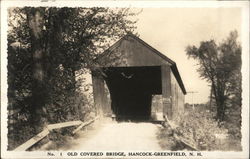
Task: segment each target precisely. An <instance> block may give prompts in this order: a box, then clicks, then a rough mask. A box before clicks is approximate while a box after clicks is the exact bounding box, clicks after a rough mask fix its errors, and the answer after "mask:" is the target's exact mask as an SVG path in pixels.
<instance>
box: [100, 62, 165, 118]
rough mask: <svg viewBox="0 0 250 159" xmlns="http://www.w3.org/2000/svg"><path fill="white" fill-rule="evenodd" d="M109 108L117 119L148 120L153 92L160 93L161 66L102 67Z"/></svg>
mask: <svg viewBox="0 0 250 159" xmlns="http://www.w3.org/2000/svg"><path fill="white" fill-rule="evenodd" d="M104 71H105V74H106V75H107V77H106V78H105V81H106V83H107V86H108V88H109V91H110V96H111V109H112V111H113V112H114V113H115V114H116V117H117V119H118V120H148V119H150V115H151V101H152V95H153V94H161V93H162V87H161V67H160V66H146V67H109V68H104Z"/></svg>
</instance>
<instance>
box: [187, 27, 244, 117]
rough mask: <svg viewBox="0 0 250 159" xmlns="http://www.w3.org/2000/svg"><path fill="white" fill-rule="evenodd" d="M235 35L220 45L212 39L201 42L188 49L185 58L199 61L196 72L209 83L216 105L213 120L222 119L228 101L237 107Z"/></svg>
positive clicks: (238, 56)
mask: <svg viewBox="0 0 250 159" xmlns="http://www.w3.org/2000/svg"><path fill="white" fill-rule="evenodd" d="M237 36H238V35H237V32H236V31H234V32H231V33H230V35H229V37H228V38H227V39H226V40H224V41H223V42H222V43H220V44H216V43H215V41H214V40H210V41H202V42H201V43H200V46H199V47H198V48H197V47H196V46H188V47H187V48H186V52H187V55H188V56H189V57H190V58H193V59H197V60H198V62H199V69H198V72H199V73H200V76H201V77H202V78H203V79H206V80H207V81H208V82H210V83H211V89H212V93H213V96H214V98H215V101H216V106H217V119H218V120H220V121H223V120H225V112H226V109H227V105H228V104H227V103H228V102H232V101H234V102H237V103H238V104H237V106H238V107H241V73H240V68H241V46H240V44H239V43H238V42H237Z"/></svg>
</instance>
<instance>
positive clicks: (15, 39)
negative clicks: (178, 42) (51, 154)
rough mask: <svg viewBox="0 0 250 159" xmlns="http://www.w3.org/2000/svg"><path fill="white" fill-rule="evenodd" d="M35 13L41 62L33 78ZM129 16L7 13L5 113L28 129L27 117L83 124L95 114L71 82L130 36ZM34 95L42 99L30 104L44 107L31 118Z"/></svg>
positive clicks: (73, 11) (102, 11) (80, 11)
mask: <svg viewBox="0 0 250 159" xmlns="http://www.w3.org/2000/svg"><path fill="white" fill-rule="evenodd" d="M37 11H39V12H40V13H41V14H40V17H41V18H40V19H39V20H40V21H39V22H40V24H39V25H40V26H39V28H41V30H40V34H41V35H40V36H39V39H40V43H41V45H40V49H41V50H42V55H43V56H42V59H41V63H40V64H41V68H40V70H36V71H37V72H35V71H34V66H35V63H36V61H35V60H34V57H35V54H34V52H35V51H37V50H38V49H39V48H35V47H34V46H35V42H34V40H32V35H33V34H32V33H33V32H32V27H31V25H30V23H31V22H32V20H30V19H31V18H32V13H33V12H37ZM134 15H136V14H135V13H131V12H130V10H129V9H128V8H118V9H115V8H113V9H111V8H55V7H49V8H45V7H40V8H31V7H25V8H10V9H9V30H8V86H9V87H8V101H9V103H8V110H20V112H19V113H20V114H23V115H24V116H25V121H26V122H30V125H31V127H32V125H34V124H32V121H34V119H32V116H31V115H32V114H33V116H39V117H41V116H43V117H44V118H45V120H46V121H44V123H45V124H46V123H58V122H62V121H68V120H76V119H81V120H84V119H85V118H86V116H87V115H88V114H89V113H90V112H91V111H93V110H95V109H93V104H91V102H90V101H89V100H88V97H86V95H84V90H82V89H81V88H80V86H81V85H82V84H83V83H85V82H86V81H85V80H83V81H80V80H79V79H78V78H77V77H76V76H81V74H84V73H86V71H84V70H85V69H92V68H93V67H94V66H95V65H96V63H95V60H94V59H96V58H97V57H98V56H100V55H101V53H102V52H103V51H104V50H105V49H107V48H108V47H109V45H110V44H111V43H112V42H113V41H115V40H117V39H118V38H120V37H121V36H123V35H124V34H126V33H127V32H133V31H134V29H135V26H134V24H135V22H136V21H132V20H130V17H131V16H134ZM29 20H30V21H29ZM83 68H85V69H83ZM39 71H43V72H44V78H43V79H42V83H43V87H41V88H39V89H40V90H39V89H38V90H39V91H34V86H35V85H34V80H35V79H34V74H35V73H39ZM76 72H78V74H76ZM79 83H80V84H79ZM40 91H43V92H45V94H43V95H42V96H41V95H40V96H41V98H40V99H39V100H36V101H35V102H36V103H38V102H40V103H41V100H43V103H44V104H42V108H41V112H35V111H34V110H35V109H37V108H36V103H35V104H34V93H36V92H40ZM38 95H39V94H38ZM43 98H44V99H43ZM38 104H39V103H38ZM9 118H10V117H9ZM17 120H19V119H17ZM15 124H16V125H20V122H16V123H15ZM36 126H38V125H36ZM13 133H18V132H13ZM19 135H24V134H22V133H21V134H19ZM10 136H11V135H10Z"/></svg>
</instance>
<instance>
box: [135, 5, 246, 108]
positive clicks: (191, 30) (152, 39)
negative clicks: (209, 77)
mask: <svg viewBox="0 0 250 159" xmlns="http://www.w3.org/2000/svg"><path fill="white" fill-rule="evenodd" d="M137 10H138V9H137ZM136 18H138V22H137V24H136V25H137V30H136V31H137V33H138V34H139V37H140V38H141V39H142V40H144V41H145V42H146V43H148V44H149V45H151V46H152V47H154V48H155V49H157V50H158V51H160V52H161V53H163V54H164V55H166V56H167V57H169V58H170V59H172V60H173V61H175V62H176V64H177V67H178V69H179V73H180V75H181V77H182V80H183V83H184V85H185V88H186V90H187V91H188V92H189V91H197V92H198V93H195V94H193V102H194V103H205V102H207V101H208V99H209V95H210V87H209V86H208V85H209V83H207V82H206V81H205V80H202V79H201V78H200V77H199V73H198V72H197V71H196V70H197V68H198V66H197V61H195V60H193V59H188V57H187V56H186V53H185V48H186V47H187V46H188V45H195V46H197V47H198V46H199V44H200V42H201V41H205V40H211V39H214V40H215V41H216V42H218V43H219V42H221V41H222V40H223V39H225V38H226V37H227V36H228V35H229V33H230V31H233V30H237V31H238V33H239V38H238V40H240V36H241V34H240V31H241V10H240V9H238V8H144V9H143V11H142V12H141V13H140V14H139V15H138V16H137V17H136ZM185 102H187V103H192V94H191V93H188V94H187V95H186V96H185Z"/></svg>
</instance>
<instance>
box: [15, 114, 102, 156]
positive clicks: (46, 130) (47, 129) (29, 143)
mask: <svg viewBox="0 0 250 159" xmlns="http://www.w3.org/2000/svg"><path fill="white" fill-rule="evenodd" d="M98 118H99V117H96V118H94V119H92V120H90V121H87V122H82V121H80V120H77V121H69V122H64V123H57V124H50V125H48V126H47V127H45V128H44V130H43V131H42V132H40V133H39V134H37V135H36V136H34V137H32V138H31V139H29V140H28V141H26V142H25V143H23V144H22V145H20V146H18V147H17V148H16V149H15V150H14V151H25V150H27V149H28V148H30V147H31V146H32V145H34V144H35V143H37V142H38V141H40V140H42V139H43V138H44V137H46V136H47V135H48V134H49V133H50V131H51V130H54V129H60V128H65V127H70V126H78V125H79V126H78V127H77V128H76V129H75V130H74V131H73V132H72V133H73V134H75V133H76V132H77V131H79V130H81V128H83V127H85V126H87V125H89V124H91V123H93V122H94V121H95V120H97V119H98Z"/></svg>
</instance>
